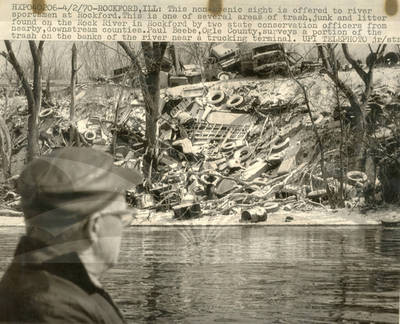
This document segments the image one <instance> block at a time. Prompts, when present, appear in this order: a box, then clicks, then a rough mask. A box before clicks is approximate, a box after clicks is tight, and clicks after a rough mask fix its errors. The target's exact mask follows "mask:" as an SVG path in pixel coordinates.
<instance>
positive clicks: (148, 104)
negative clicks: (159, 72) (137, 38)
mask: <svg viewBox="0 0 400 324" xmlns="http://www.w3.org/2000/svg"><path fill="white" fill-rule="evenodd" d="M143 43H144V42H143ZM118 45H119V46H121V47H122V49H123V50H124V51H125V53H126V55H128V57H129V58H130V60H131V64H132V65H133V66H134V68H135V69H136V71H137V73H138V76H139V83H140V85H141V89H142V93H143V100H144V101H145V107H146V111H147V110H148V109H150V107H152V105H153V99H152V98H151V96H150V92H149V88H148V86H147V83H146V78H145V75H144V73H143V71H142V67H141V66H140V63H139V60H138V59H137V57H136V55H135V54H134V53H133V51H132V49H131V48H130V47H129V46H128V44H127V43H126V42H123V41H119V42H118Z"/></svg>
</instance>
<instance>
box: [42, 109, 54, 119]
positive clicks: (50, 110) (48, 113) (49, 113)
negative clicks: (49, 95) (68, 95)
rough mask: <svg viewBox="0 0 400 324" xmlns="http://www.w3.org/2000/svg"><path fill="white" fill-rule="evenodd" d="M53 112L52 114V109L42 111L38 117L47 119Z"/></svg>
mask: <svg viewBox="0 0 400 324" xmlns="http://www.w3.org/2000/svg"><path fill="white" fill-rule="evenodd" d="M53 112H54V111H53V109H52V108H46V109H43V110H42V111H41V112H40V114H39V117H40V118H44V117H48V116H50V115H51V114H53Z"/></svg>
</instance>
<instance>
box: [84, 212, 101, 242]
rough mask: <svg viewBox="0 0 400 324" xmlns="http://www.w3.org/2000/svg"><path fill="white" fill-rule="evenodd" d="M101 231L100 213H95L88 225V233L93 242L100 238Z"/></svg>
mask: <svg viewBox="0 0 400 324" xmlns="http://www.w3.org/2000/svg"><path fill="white" fill-rule="evenodd" d="M99 233H100V215H99V214H98V213H96V214H93V215H91V216H90V217H89V221H88V223H87V227H86V234H87V236H88V238H89V241H90V242H91V243H95V242H97V241H98V239H99Z"/></svg>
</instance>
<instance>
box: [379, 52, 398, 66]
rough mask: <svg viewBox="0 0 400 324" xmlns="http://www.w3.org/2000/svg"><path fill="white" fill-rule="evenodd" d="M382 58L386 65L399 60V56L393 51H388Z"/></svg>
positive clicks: (393, 63)
mask: <svg viewBox="0 0 400 324" xmlns="http://www.w3.org/2000/svg"><path fill="white" fill-rule="evenodd" d="M383 60H384V62H385V64H387V65H395V64H397V63H398V62H399V56H398V55H397V54H396V53H395V52H389V53H387V54H386V55H385V56H384V58H383Z"/></svg>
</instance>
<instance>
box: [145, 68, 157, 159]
mask: <svg viewBox="0 0 400 324" xmlns="http://www.w3.org/2000/svg"><path fill="white" fill-rule="evenodd" d="M146 83H147V86H148V89H149V94H150V96H151V97H152V99H153V100H152V106H151V107H148V109H147V113H146V140H147V147H148V151H147V153H148V154H147V158H148V160H149V161H150V159H153V158H155V157H157V156H158V127H157V126H158V125H157V121H158V118H159V109H160V73H159V72H152V73H149V74H148V75H147V77H146ZM153 163H154V162H153ZM153 166H154V164H153Z"/></svg>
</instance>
